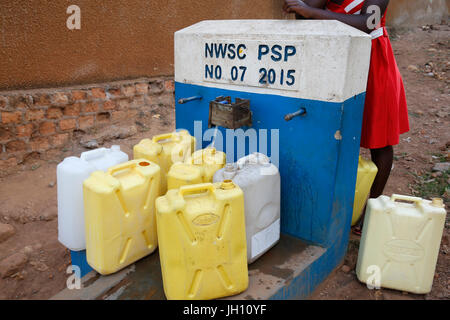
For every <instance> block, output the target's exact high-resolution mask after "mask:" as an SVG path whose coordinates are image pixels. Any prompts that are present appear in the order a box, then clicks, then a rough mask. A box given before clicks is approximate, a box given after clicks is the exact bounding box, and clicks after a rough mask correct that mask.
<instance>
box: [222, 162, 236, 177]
mask: <svg viewBox="0 0 450 320" xmlns="http://www.w3.org/2000/svg"><path fill="white" fill-rule="evenodd" d="M236 170H237V166H236V164H235V163H227V164H225V168H224V170H223V177H224V178H225V180H231V179H233V178H234V176H235V175H236Z"/></svg>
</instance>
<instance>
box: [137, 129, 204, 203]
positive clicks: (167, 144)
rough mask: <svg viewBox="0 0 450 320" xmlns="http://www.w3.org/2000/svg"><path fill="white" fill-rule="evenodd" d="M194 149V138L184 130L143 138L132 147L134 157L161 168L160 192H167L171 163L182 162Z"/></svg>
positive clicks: (161, 193)
mask: <svg viewBox="0 0 450 320" xmlns="http://www.w3.org/2000/svg"><path fill="white" fill-rule="evenodd" d="M194 150H195V138H194V137H193V136H191V135H190V134H189V132H188V131H186V130H180V131H178V132H171V133H166V134H161V135H157V136H154V137H153V138H152V139H143V140H141V141H140V142H139V143H138V144H137V145H135V146H134V147H133V156H134V159H139V158H143V159H147V160H149V161H152V162H154V163H156V164H157V165H159V167H160V168H161V184H160V188H161V192H160V194H159V195H163V194H165V193H166V192H167V178H166V175H167V172H168V171H169V169H170V167H171V166H172V164H174V163H177V162H184V160H185V159H187V157H189V156H190V155H191V154H192V152H194Z"/></svg>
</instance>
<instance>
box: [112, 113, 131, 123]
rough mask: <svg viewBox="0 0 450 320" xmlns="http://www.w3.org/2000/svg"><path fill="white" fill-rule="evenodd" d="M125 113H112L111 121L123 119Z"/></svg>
mask: <svg viewBox="0 0 450 320" xmlns="http://www.w3.org/2000/svg"><path fill="white" fill-rule="evenodd" d="M126 116H127V113H126V112H125V111H113V112H112V113H111V119H112V121H113V122H116V121H120V120H123V119H125V117H126Z"/></svg>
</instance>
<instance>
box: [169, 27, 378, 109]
mask: <svg viewBox="0 0 450 320" xmlns="http://www.w3.org/2000/svg"><path fill="white" fill-rule="evenodd" d="M225 45H226V46H227V47H226V48H227V50H226V51H224V50H222V51H220V50H219V49H220V48H222V49H224V48H225ZM230 45H231V46H230ZM220 46H222V47H220ZM237 48H240V49H241V50H240V52H239V50H237ZM230 49H231V50H230ZM267 49H268V50H269V51H268V52H267ZM370 50H371V37H370V36H369V35H368V34H366V33H364V32H361V31H359V30H357V29H355V28H352V27H350V26H347V25H345V24H343V23H341V22H338V21H330V20H327V21H325V20H324V21H321V20H214V21H202V22H199V23H197V24H195V25H192V26H190V27H187V28H185V29H182V30H180V31H177V32H176V33H175V81H177V82H182V83H189V84H196V85H202V86H206V87H215V88H222V89H230V90H239V91H246V92H253V93H265V94H275V95H282V96H288V97H296V98H303V99H312V100H321V101H332V102H342V101H345V100H347V99H348V98H350V97H352V96H354V95H357V94H360V93H363V92H365V90H366V84H367V75H368V70H369V63H370ZM216 51H217V53H221V54H219V57H218V56H217V55H216ZM294 51H295V52H294ZM266 52H267V54H265V53H266ZM239 56H240V58H241V59H240V58H239ZM272 58H273V59H272ZM276 60H278V61H276ZM217 66H220V71H221V73H219V72H218V71H216V67H217ZM233 67H234V68H233ZM244 69H245V74H243V72H244ZM262 69H264V70H265V71H266V72H265V71H264V70H262ZM271 69H273V71H270V70H271ZM290 70H292V71H290ZM289 71H290V72H289ZM216 72H217V74H216ZM264 73H266V77H265V80H266V83H263V84H262V83H260V79H261V76H262V75H263V74H264ZM218 74H220V77H217V75H218ZM270 80H273V81H270ZM293 80H295V82H294V81H293ZM272 82H273V83H272Z"/></svg>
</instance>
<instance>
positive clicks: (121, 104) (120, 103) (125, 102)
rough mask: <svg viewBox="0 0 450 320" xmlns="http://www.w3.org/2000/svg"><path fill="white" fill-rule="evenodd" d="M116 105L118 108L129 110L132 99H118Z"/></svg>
mask: <svg viewBox="0 0 450 320" xmlns="http://www.w3.org/2000/svg"><path fill="white" fill-rule="evenodd" d="M116 105H117V109H118V110H128V109H129V108H130V99H129V98H125V99H120V100H116Z"/></svg>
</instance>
